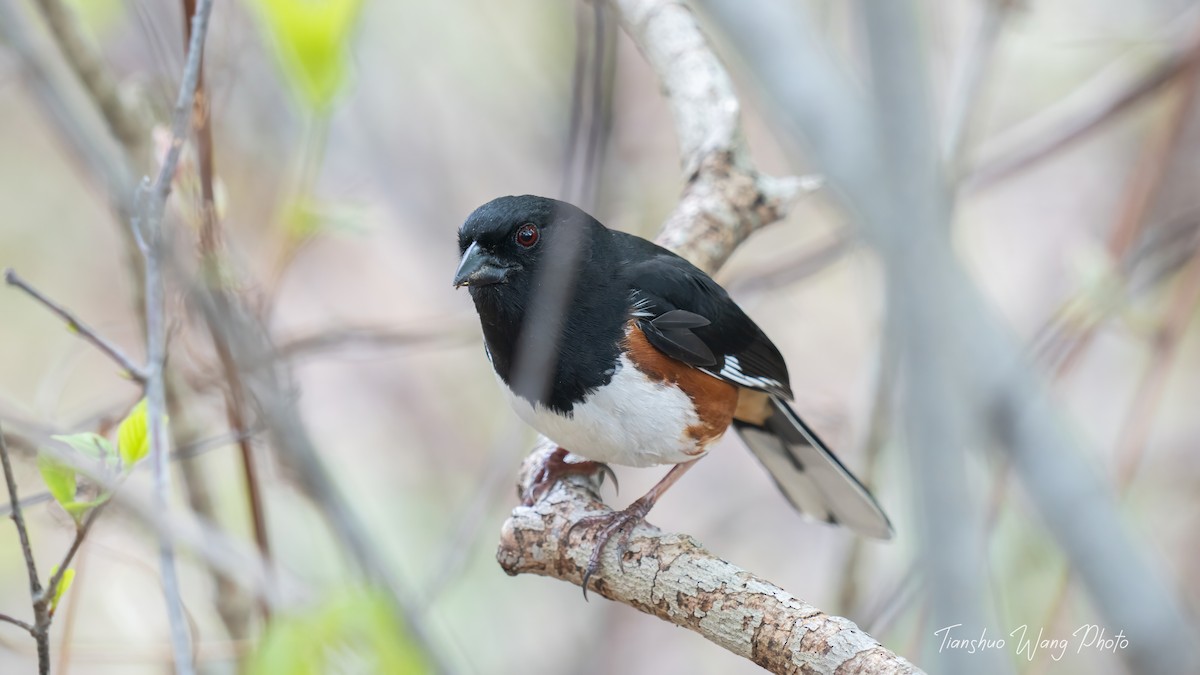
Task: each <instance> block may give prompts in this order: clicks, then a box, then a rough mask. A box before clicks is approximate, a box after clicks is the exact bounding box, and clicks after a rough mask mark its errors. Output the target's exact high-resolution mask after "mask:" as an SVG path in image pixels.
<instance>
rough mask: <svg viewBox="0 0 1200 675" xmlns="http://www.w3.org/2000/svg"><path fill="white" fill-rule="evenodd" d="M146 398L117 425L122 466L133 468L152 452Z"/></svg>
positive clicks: (118, 448)
mask: <svg viewBox="0 0 1200 675" xmlns="http://www.w3.org/2000/svg"><path fill="white" fill-rule="evenodd" d="M147 428H148V425H147V420H146V399H144V398H143V399H142V400H141V401H138V404H137V405H135V406H133V410H130V411H129V415H127V416H126V417H125V419H124V420H122V421H121V426H119V427H117V450H118V452H120V453H121V466H122V467H123V468H125V469H126V470H128V469H131V468H133V466H134V465H135V464H137V463H138V462H140V461H142V459H143V458H145V457H146V455H148V454H150V434H149V432H148V431H147Z"/></svg>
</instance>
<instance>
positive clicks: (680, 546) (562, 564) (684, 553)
mask: <svg viewBox="0 0 1200 675" xmlns="http://www.w3.org/2000/svg"><path fill="white" fill-rule="evenodd" d="M553 449H554V445H553V444H549V443H544V444H543V445H542V446H541V447H539V448H538V450H536V451H535V452H534V453H533V455H532V457H533V459H535V460H537V461H540V460H541V459H543V458H544V457H543V456H544V455H545V454H547V453H549V452H552V451H553ZM535 464H536V462H526V464H525V467H524V474H523V475H522V487H524V484H525V483H526V482H527V481H528V480H529V477H530V475H531V473H532V471H531V469H532V467H533V466H534V465H535ZM598 489H599V482H598V478H592V479H585V478H578V477H573V478H570V479H568V480H566V481H563V482H561V483H559V484H558V485H556V486H555V487H554V488H553V489H552V490H551V491H550V493H549V494H548V495H547V496H546V498H545V499H543V500H542V501H540V502H538V503H537V504H535V505H534V506H533V507H525V506H520V507H517V509H516V510H514V511H513V514H512V517H511V518H509V519H508V521H507V522H505V524H504V529H503V531H502V532H501V535H500V549H499V551H498V552H497V559H498V560H499V562H500V566H501V567H503V568H504V571H505V572H507V573H508V574H511V575H514V576H515V575H517V574H539V575H542V576H548V577H553V578H555V579H562V580H563V581H568V582H570V583H573V584H579V583H581V581H582V578H583V570H584V568H585V567H586V566H587V561H588V558H589V556H591V554H592V547H593V545H594V541H593V538H592V535H593V534H594V533H593V532H588V531H585V530H584V529H582V528H580V529H578V530H576V531H575V532H574V533H572V534H571V537H570V539H569V540H568V539H567V537H566V535H567V532H568V531H569V530H570V529H571V526H572V525H574V524H575V523H577V522H579V520H580V519H581V518H583V517H585V516H589V515H596V514H599V513H607V512H609V509H608V507H607V506H605V505H604V504H603V503H602V502H601V501H600V499H599V497H597V495H596V492H597V490H598ZM590 586H591V590H594V591H595V592H597V593H599V594H600V595H603V596H604V597H606V598H608V599H610V600H615V601H617V602H621V603H624V604H626V605H629V606H631V607H633V608H635V609H638V610H641V611H643V612H645V613H647V614H651V615H653V616H657V617H659V618H660V619H663V620H665V621H670V622H671V623H673V624H675V625H677V626H682V627H684V628H687V629H689V630H692V631H695V632H696V633H698V634H700V635H701V636H703V637H704V638H706V639H708V640H711V641H712V642H714V643H716V644H718V645H720V646H722V647H724V648H725V649H728V650H729V651H731V652H733V653H734V654H737V655H738V656H742V657H745V658H747V659H750V660H752V661H754V662H755V663H757V664H758V665H760V666H762V667H763V668H765V669H767V670H768V671H770V672H772V673H796V672H812V673H833V672H837V673H919V672H921V671H920V670H918V669H917V668H916V667H915V666H913V665H912V664H911V663H909V662H908V661H906V660H904V659H903V658H902V657H900V656H897V655H896V654H895V653H893V652H891V651H889V650H888V649H886V648H884V647H883V646H882V645H880V644H879V642H877V641H876V640H875V639H874V638H872V637H871V636H870V635H867V634H866V633H864V632H863V631H862V630H860V629H859V628H858V627H857V626H855V625H854V624H853V623H852V622H851V621H849V620H848V619H844V618H842V617H838V616H832V615H829V614H826V613H824V612H822V611H821V610H819V609H817V608H816V607H813V606H812V605H810V604H808V603H806V602H804V601H802V600H799V599H797V598H795V597H793V596H792V595H790V594H789V593H788V592H787V591H785V590H783V589H782V588H779V587H778V586H776V585H774V584H772V583H770V582H768V581H765V580H763V579H760V578H759V577H756V576H754V575H753V574H751V573H750V572H747V571H745V570H743V569H741V568H739V567H737V566H736V565H733V564H731V563H728V562H726V561H724V560H722V559H720V558H719V557H717V556H714V555H713V554H712V553H709V552H708V551H707V550H705V549H704V547H703V546H701V545H700V544H699V543H698V542H697V541H696V540H695V539H692V538H691V537H689V536H687V535H682V534H670V533H664V532H662V531H661V530H659V529H658V528H656V527H654V526H653V525H649V524H646V523H643V524H641V525H638V526H637V527H636V528H635V529H634V531H633V536H632V538H631V539H630V545H629V550H628V551H627V552H626V554H625V559H624V568H623V569H622V567H621V566H620V563H619V562H618V560H617V553H616V549H615V547H608V548H607V549H606V550H605V555H604V556H603V558H602V560H601V568H600V572H599V574H597V575H596V576H595V577H593V578H592V580H591V582H590Z"/></svg>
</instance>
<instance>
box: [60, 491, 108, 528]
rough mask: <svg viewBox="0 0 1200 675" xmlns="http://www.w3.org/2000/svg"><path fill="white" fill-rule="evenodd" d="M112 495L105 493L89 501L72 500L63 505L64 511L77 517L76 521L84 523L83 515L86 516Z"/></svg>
mask: <svg viewBox="0 0 1200 675" xmlns="http://www.w3.org/2000/svg"><path fill="white" fill-rule="evenodd" d="M110 496H112V495H110V494H108V493H105V494H102V495H100V496H99V497H97V498H95V499H93V500H91V501H89V502H76V501H71V502H67V503H65V504H63V505H62V507H63V510H64V511H66V512H67V513H69V514H71V517H72V518H74V519H75V522H76V523H82V522H83V517H84V516H86V515H87V514H88V512H89V511H91V510H92V509H94V508H96V507H97V506H100V505H101V504H103V503H104V502H106V501H108V498H109V497H110Z"/></svg>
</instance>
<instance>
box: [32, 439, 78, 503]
mask: <svg viewBox="0 0 1200 675" xmlns="http://www.w3.org/2000/svg"><path fill="white" fill-rule="evenodd" d="M37 468H38V473H40V474H42V482H44V483H45V484H46V488H47V489H49V490H50V494H51V495H54V500H55V501H56V502H58V503H59V504H62V505H63V508H66V505H67V504H71V503H74V502H75V489H76V486H75V469H74V468H72V467H71V466H69V465H67V464H64V463H63V462H60V461H59V460H58V459H56V458H55V457H54V456H53V455H51V454H50V453H48V452H46V451H45V450H42V451H39V452H38V456H37Z"/></svg>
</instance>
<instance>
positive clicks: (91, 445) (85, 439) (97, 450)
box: [51, 431, 116, 462]
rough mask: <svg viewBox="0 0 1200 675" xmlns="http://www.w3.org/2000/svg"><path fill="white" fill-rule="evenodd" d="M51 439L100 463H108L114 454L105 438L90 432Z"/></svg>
mask: <svg viewBox="0 0 1200 675" xmlns="http://www.w3.org/2000/svg"><path fill="white" fill-rule="evenodd" d="M51 438H53V439H54V440H56V441H62V442H63V443H66V444H67V445H69V446H71V447H72V448H74V449H75V450H77V451H78V452H80V453H81V454H83V455H85V456H87V457H91V458H92V459H95V460H98V461H101V462H107V461H109V460H110V459H112V457H114V456H115V454H116V453H114V452H113V447H112V443H109V442H108V439H107V438H105V437H103V436H101V435H100V434H97V433H93V432H91V431H85V432H83V433H79V434H69V435H60V436H51Z"/></svg>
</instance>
